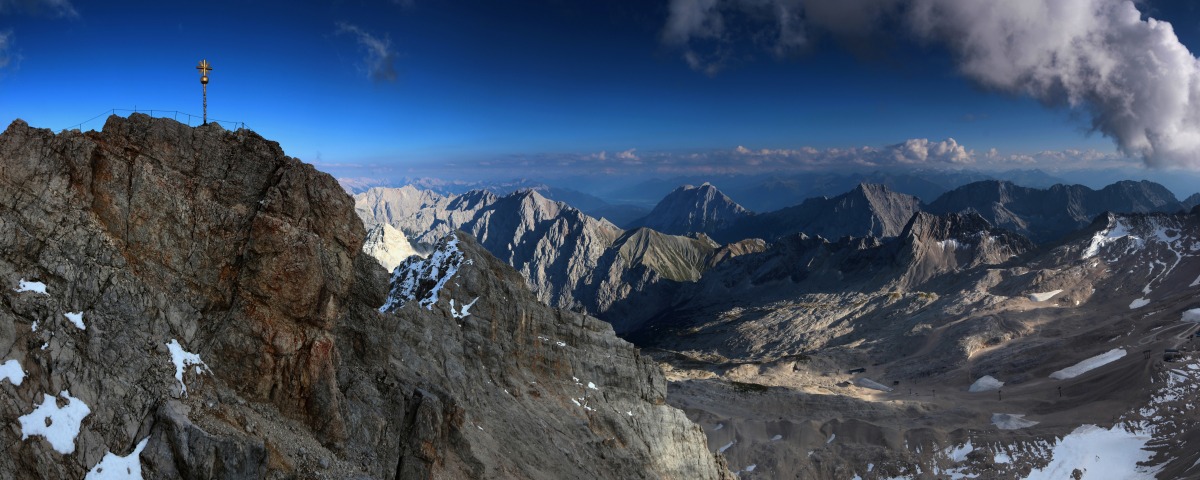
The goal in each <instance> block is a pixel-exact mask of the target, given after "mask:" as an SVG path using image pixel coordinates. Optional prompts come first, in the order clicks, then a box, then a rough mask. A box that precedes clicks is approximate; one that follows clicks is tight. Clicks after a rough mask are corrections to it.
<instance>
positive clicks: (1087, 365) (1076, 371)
mask: <svg viewBox="0 0 1200 480" xmlns="http://www.w3.org/2000/svg"><path fill="white" fill-rule="evenodd" d="M1125 353H1126V352H1125V349H1123V348H1114V349H1112V350H1109V351H1107V352H1104V353H1101V354H1099V355H1096V356H1094V357H1092V358H1089V359H1086V360H1084V361H1082V362H1079V363H1076V364H1074V365H1071V366H1070V367H1067V368H1064V369H1062V370H1059V371H1057V372H1054V373H1051V374H1050V378H1054V379H1058V380H1066V379H1068V378H1075V377H1078V376H1080V375H1083V374H1084V373H1087V372H1088V371H1091V370H1093V369H1096V368H1099V367H1102V366H1104V365H1108V364H1110V363H1112V362H1115V361H1117V360H1120V359H1121V357H1124V356H1125Z"/></svg>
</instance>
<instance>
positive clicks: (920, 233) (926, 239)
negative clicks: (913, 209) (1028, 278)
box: [894, 212, 1034, 288]
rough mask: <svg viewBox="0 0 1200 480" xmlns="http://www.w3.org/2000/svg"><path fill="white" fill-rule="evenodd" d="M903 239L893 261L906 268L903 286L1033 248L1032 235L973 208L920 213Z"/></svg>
mask: <svg viewBox="0 0 1200 480" xmlns="http://www.w3.org/2000/svg"><path fill="white" fill-rule="evenodd" d="M900 239H901V242H900V243H899V244H898V252H897V254H896V255H895V260H894V262H895V265H897V266H898V267H900V268H903V269H904V270H905V271H906V272H905V274H904V275H903V276H902V277H901V281H900V282H899V285H901V286H902V287H904V288H912V287H916V286H919V285H921V284H923V283H925V282H926V281H928V280H929V279H931V278H933V277H935V276H938V275H943V274H946V273H948V272H954V271H958V270H965V269H969V268H974V267H977V266H980V265H999V264H1002V263H1004V262H1007V261H1009V260H1010V259H1012V258H1014V257H1017V256H1019V255H1022V254H1025V253H1027V252H1030V251H1032V250H1033V249H1034V245H1033V243H1032V242H1031V241H1029V239H1026V238H1025V237H1022V236H1020V235H1017V234H1014V233H1012V232H1009V231H1007V230H1003V229H998V228H995V227H993V226H992V225H991V224H989V223H988V221H987V220H985V219H984V218H983V217H982V216H981V215H979V214H978V213H974V212H971V213H966V214H960V213H951V214H945V215H933V214H929V213H925V212H921V213H918V214H916V215H914V216H913V218H912V220H911V221H910V222H909V223H908V225H907V226H905V227H904V232H902V233H901V234H900Z"/></svg>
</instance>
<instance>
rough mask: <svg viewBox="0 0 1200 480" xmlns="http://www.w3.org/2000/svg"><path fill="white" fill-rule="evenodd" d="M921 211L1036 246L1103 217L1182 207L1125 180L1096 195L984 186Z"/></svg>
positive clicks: (959, 191) (1074, 189) (1161, 192)
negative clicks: (953, 216) (957, 215)
mask: <svg viewBox="0 0 1200 480" xmlns="http://www.w3.org/2000/svg"><path fill="white" fill-rule="evenodd" d="M926 209H927V210H928V211H930V212H934V213H949V212H966V211H972V212H977V213H979V214H980V215H982V216H983V218H985V219H987V220H988V221H989V222H991V223H992V224H993V225H996V226H999V227H1003V228H1007V229H1009V230H1012V231H1014V232H1018V233H1020V234H1022V235H1025V236H1028V237H1029V238H1030V239H1032V240H1034V241H1036V242H1039V243H1041V242H1046V241H1050V240H1055V239H1058V238H1061V237H1063V236H1064V235H1066V234H1068V233H1071V232H1073V231H1076V230H1079V229H1080V228H1083V227H1084V226H1086V225H1088V224H1089V223H1091V221H1092V219H1094V218H1096V216H1097V215H1100V214H1101V213H1104V212H1119V213H1145V212H1176V211H1179V210H1183V209H1184V206H1183V204H1181V203H1180V202H1179V201H1178V200H1177V199H1176V198H1175V195H1174V194H1172V193H1171V191H1170V190H1167V189H1166V187H1163V186H1162V185H1159V184H1157V183H1154V182H1149V181H1140V182H1135V181H1129V180H1126V181H1121V182H1117V183H1114V184H1112V185H1109V186H1107V187H1104V188H1103V189H1100V190H1092V189H1090V188H1088V187H1085V186H1083V185H1054V186H1051V187H1050V188H1048V189H1037V188H1029V187H1022V186H1019V185H1015V184H1013V183H1012V182H999V181H983V182H976V183H972V184H969V185H964V186H962V187H959V188H956V189H954V190H952V191H950V192H947V193H946V194H944V195H942V196H941V197H938V199H937V200H935V201H933V202H932V203H930V204H929V205H928V206H927V207H926Z"/></svg>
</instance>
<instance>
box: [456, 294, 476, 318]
mask: <svg viewBox="0 0 1200 480" xmlns="http://www.w3.org/2000/svg"><path fill="white" fill-rule="evenodd" d="M478 301H479V297H475V299H474V300H471V303H468V304H466V305H463V306H462V309H461V310H459V311H457V312H456V311H454V299H453V298H451V299H450V316H452V317H454V318H467V317H468V316H469V315H471V307H474V306H475V302H478Z"/></svg>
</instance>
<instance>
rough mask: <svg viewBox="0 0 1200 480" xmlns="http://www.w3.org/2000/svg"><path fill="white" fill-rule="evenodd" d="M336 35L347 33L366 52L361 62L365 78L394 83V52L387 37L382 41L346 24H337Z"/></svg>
mask: <svg viewBox="0 0 1200 480" xmlns="http://www.w3.org/2000/svg"><path fill="white" fill-rule="evenodd" d="M337 27H338V29H337V33H338V34H342V33H348V34H351V35H353V36H354V37H355V39H356V40H357V41H358V44H359V46H361V47H362V48H363V50H364V51H365V52H366V58H365V59H364V60H363V61H364V63H365V65H366V69H365V70H366V72H367V76H368V77H370V78H371V80H374V81H376V82H394V81H396V77H397V74H396V52H395V51H394V50H392V42H391V40H390V39H389V38H387V36H384V37H383V38H382V39H381V38H379V37H376V36H375V35H372V34H370V33H368V32H367V31H366V30H363V29H362V28H359V27H358V26H357V25H352V24H349V23H346V22H338V24H337Z"/></svg>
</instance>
